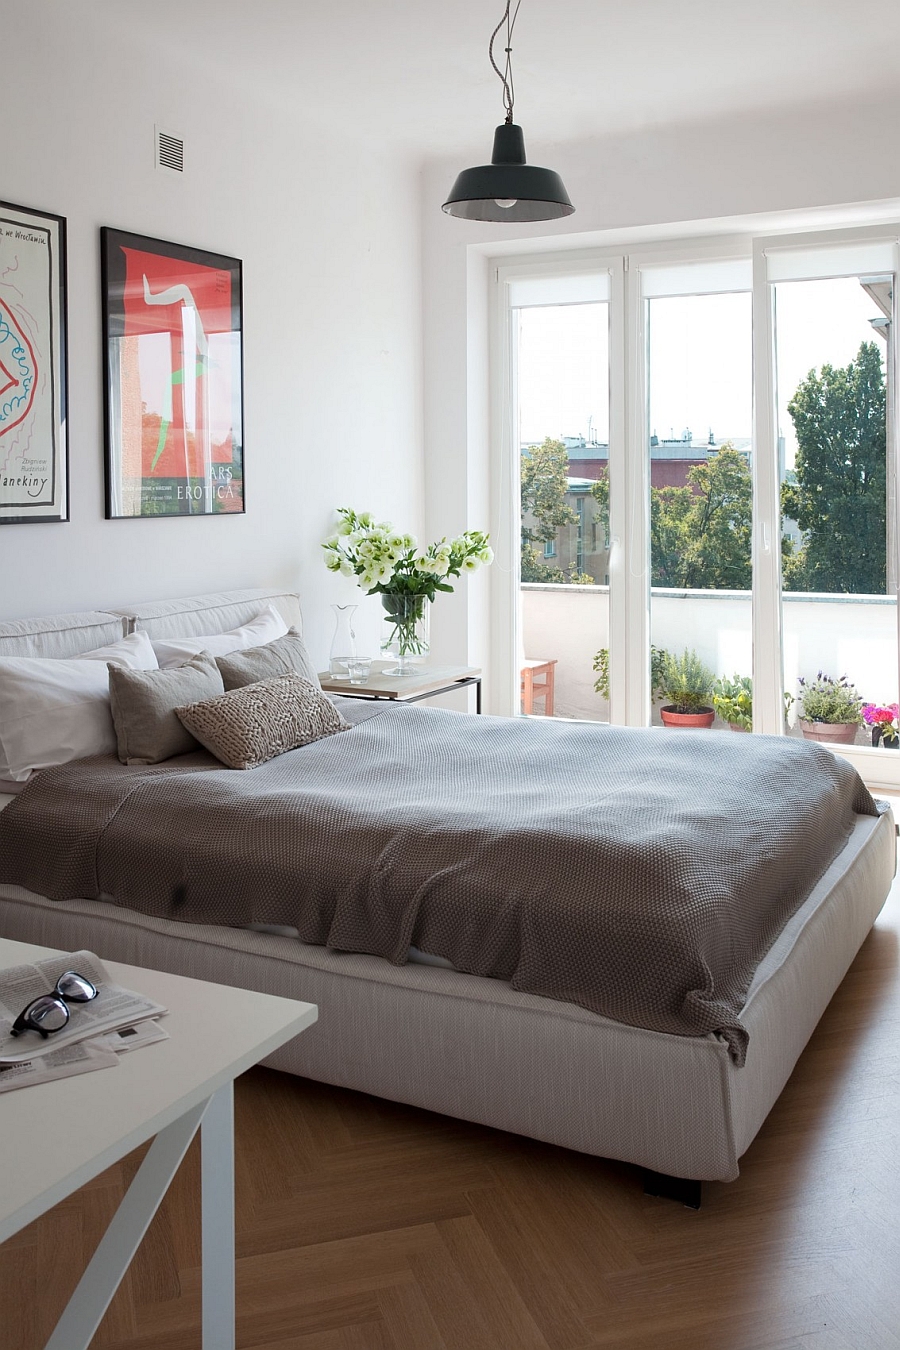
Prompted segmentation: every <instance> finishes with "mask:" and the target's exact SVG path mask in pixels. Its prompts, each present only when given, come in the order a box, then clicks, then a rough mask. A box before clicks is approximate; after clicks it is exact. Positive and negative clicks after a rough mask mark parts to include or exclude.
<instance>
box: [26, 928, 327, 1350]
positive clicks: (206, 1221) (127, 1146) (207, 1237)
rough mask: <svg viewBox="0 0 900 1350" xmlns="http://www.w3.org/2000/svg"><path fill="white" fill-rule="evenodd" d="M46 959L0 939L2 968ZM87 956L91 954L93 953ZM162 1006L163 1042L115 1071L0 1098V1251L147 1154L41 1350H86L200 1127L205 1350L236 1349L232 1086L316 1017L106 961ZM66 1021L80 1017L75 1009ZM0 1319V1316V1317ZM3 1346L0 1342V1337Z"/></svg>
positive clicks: (262, 997)
mask: <svg viewBox="0 0 900 1350" xmlns="http://www.w3.org/2000/svg"><path fill="white" fill-rule="evenodd" d="M51 955H53V949H52V948H47V947H35V946H32V945H31V944H29V943H25V942H10V941H7V940H5V939H2V938H0V967H5V966H12V965H18V964H21V963H22V962H23V961H33V960H38V959H40V958H41V957H44V956H51ZM98 955H99V956H100V957H101V959H102V957H103V953H102V952H99V953H98ZM105 964H106V965H107V969H108V970H109V972H110V976H111V977H112V979H113V980H115V982H116V983H118V984H120V985H124V986H125V987H126V988H128V989H136V990H139V991H140V992H141V993H145V994H147V995H149V997H150V998H153V999H156V1001H157V1002H159V1003H162V1004H164V1005H165V1006H166V1007H167V1008H168V1009H169V1014H168V1016H167V1017H165V1018H164V1019H163V1025H164V1026H165V1028H166V1030H167V1031H168V1033H169V1037H170V1039H169V1040H167V1041H160V1042H157V1044H155V1045H148V1046H146V1047H144V1048H143V1049H141V1050H136V1051H133V1052H132V1053H130V1054H125V1055H123V1056H122V1058H121V1062H120V1063H119V1065H118V1066H117V1067H116V1068H110V1069H100V1070H98V1071H97V1072H96V1073H86V1074H81V1075H80V1076H79V1077H75V1078H65V1079H60V1080H58V1081H57V1082H55V1083H43V1084H40V1085H38V1086H36V1087H27V1088H21V1089H19V1090H18V1091H16V1092H7V1093H3V1094H2V1095H0V1139H2V1140H3V1148H2V1149H0V1242H3V1241H5V1240H6V1238H8V1237H11V1236H12V1234H13V1233H16V1232H18V1231H19V1229H20V1228H24V1227H25V1225H26V1224H29V1223H31V1221H32V1219H36V1218H37V1217H38V1216H39V1215H40V1214H43V1213H45V1212H46V1211H47V1210H48V1209H51V1208H52V1207H53V1206H54V1205H55V1204H57V1203H58V1202H59V1201H60V1200H63V1199H64V1198H65V1197H66V1196H67V1195H71V1193H72V1192H73V1191H75V1190H77V1189H78V1188H79V1186H83V1185H84V1184H85V1183H86V1182H88V1181H90V1180H91V1179H92V1178H93V1177H95V1176H97V1175H98V1174H99V1173H100V1172H102V1171H104V1170H105V1168H107V1167H110V1166H112V1164H113V1163H115V1162H118V1160H119V1159H120V1158H123V1157H124V1156H125V1154H126V1153H130V1152H131V1150H132V1149H134V1148H137V1146H138V1145H139V1144H142V1143H144V1142H145V1141H146V1140H147V1139H149V1138H151V1136H153V1135H156V1139H155V1140H154V1142H153V1144H152V1145H151V1147H150V1150H149V1152H148V1153H147V1156H146V1157H145V1159H144V1161H143V1163H142V1164H141V1167H140V1169H139V1171H138V1173H137V1175H136V1176H135V1178H134V1181H133V1182H132V1184H131V1186H130V1187H129V1189H128V1192H127V1194H126V1195H125V1197H124V1199H123V1200H122V1203H121V1205H120V1206H119V1208H118V1210H117V1212H116V1214H115V1216H114V1218H113V1220H112V1223H111V1224H110V1226H109V1228H108V1229H107V1231H106V1234H105V1235H104V1237H103V1239H102V1241H101V1243H100V1246H99V1247H98V1248H97V1251H96V1252H95V1254H94V1256H93V1258H92V1260H91V1262H90V1264H89V1266H88V1268H87V1270H86V1271H85V1273H84V1276H83V1277H82V1280H81V1282H80V1283H79V1285H78V1287H77V1289H76V1290H75V1293H74V1294H73V1295H72V1298H71V1300H70V1302H69V1304H68V1306H67V1308H66V1310H65V1312H64V1313H63V1315H62V1318H61V1319H60V1321H59V1323H58V1324H57V1327H56V1330H55V1331H54V1333H53V1335H52V1336H51V1338H50V1340H49V1341H48V1342H47V1350H87V1347H88V1345H89V1344H90V1342H91V1339H92V1337H93V1335H94V1332H95V1331H96V1329H97V1327H98V1326H99V1324H100V1321H101V1319H102V1317H103V1314H104V1313H105V1312H106V1309H107V1308H108V1307H109V1304H110V1302H111V1301H112V1298H113V1295H114V1294H115V1292H116V1289H117V1288H118V1286H119V1283H120V1281H121V1279H122V1276H123V1275H124V1274H125V1271H126V1270H127V1269H128V1266H129V1263H130V1262H131V1258H132V1257H133V1256H134V1253H135V1252H136V1251H137V1248H138V1246H139V1244H140V1241H141V1239H142V1237H143V1236H144V1233H145V1232H146V1231H147V1228H148V1227H149V1225H150V1221H151V1219H152V1218H153V1215H154V1214H155V1213H156V1210H157V1209H158V1207H159V1204H160V1202H161V1200H162V1198H163V1196H164V1195H165V1193H166V1190H167V1189H168V1186H169V1182H170V1181H171V1180H172V1177H173V1176H174V1175H175V1172H176V1171H177V1170H178V1165H179V1163H180V1162H181V1160H182V1158H183V1157H184V1155H185V1153H186V1152H187V1149H188V1145H189V1144H190V1142H191V1140H192V1139H193V1137H194V1134H195V1133H196V1131H197V1127H198V1126H200V1131H201V1142H202V1161H201V1184H202V1222H203V1345H204V1350H233V1347H234V1132H233V1118H232V1085H233V1083H234V1079H235V1078H236V1077H237V1076H238V1075H239V1074H241V1073H243V1072H244V1070H245V1069H249V1068H250V1067H251V1066H252V1065H253V1064H256V1063H257V1062H258V1061H259V1060H261V1059H264V1058H265V1056H266V1055H268V1054H271V1052H272V1051H273V1050H276V1049H277V1048H278V1047H279V1046H281V1045H284V1043H285V1042H286V1041H289V1040H290V1039H291V1038H292V1037H293V1036H296V1035H297V1034H298V1032H301V1031H303V1030H304V1029H305V1028H306V1027H308V1026H311V1024H312V1023H313V1022H315V1020H316V1016H317V1009H316V1007H315V1004H312V1003H299V1002H295V1001H294V1000H293V999H286V998H275V997H273V996H271V995H269V994H256V993H252V992H250V991H249V990H245V989H231V988H226V987H225V986H224V985H220V984H207V983H206V982H204V981H202V980H189V979H185V978H183V977H182V976H180V975H164V974H162V973H161V972H160V971H155V970H152V971H151V970H142V969H141V968H140V967H138V966H124V965H121V964H120V963H119V962H113V961H110V962H108V963H105ZM72 1015H73V1017H77V1016H78V1012H77V1009H75V1011H74V1012H73V1014H72ZM0 1319H2V1309H0ZM0 1339H2V1338H0Z"/></svg>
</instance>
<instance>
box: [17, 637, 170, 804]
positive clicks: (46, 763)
mask: <svg viewBox="0 0 900 1350" xmlns="http://www.w3.org/2000/svg"><path fill="white" fill-rule="evenodd" d="M108 661H111V662H113V664H115V665H119V666H126V667H128V669H130V670H155V669H156V667H157V660H156V656H155V655H154V652H153V647H152V646H151V644H150V639H149V638H148V637H147V634H146V633H132V634H131V635H130V636H129V637H126V638H122V640H121V642H111V643H110V644H109V645H108V646H107V647H97V648H96V650H94V651H92V652H84V653H83V654H82V655H81V656H77V657H71V658H69V657H66V658H59V657H57V658H44V657H38V656H7V657H3V658H0V779H2V778H11V779H12V780H13V781H14V782H17V783H24V782H26V781H27V780H28V779H29V778H30V777H31V775H32V773H34V772H35V770H36V769H49V768H52V767H53V765H54V764H67V763H68V762H69V760H70V759H83V758H84V757H85V755H103V754H109V753H112V752H113V751H114V750H115V748H116V733H115V728H114V727H113V722H112V714H111V712H110V706H109V671H108V670H107V662H108Z"/></svg>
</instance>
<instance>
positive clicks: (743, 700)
mask: <svg viewBox="0 0 900 1350" xmlns="http://www.w3.org/2000/svg"><path fill="white" fill-rule="evenodd" d="M712 700H713V707H714V708H715V710H716V712H717V713H718V714H719V716H720V717H721V719H722V721H723V722H727V723H728V725H729V726H730V727H731V730H732V731H752V730H753V681H752V680H751V678H750V676H749V675H735V676H734V678H733V679H731V680H729V679H728V677H727V676H725V675H723V676H721V677H720V678H719V679H718V680H716V687H715V689H714V690H713V696H712Z"/></svg>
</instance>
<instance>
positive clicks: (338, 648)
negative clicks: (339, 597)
mask: <svg viewBox="0 0 900 1350" xmlns="http://www.w3.org/2000/svg"><path fill="white" fill-rule="evenodd" d="M331 608H332V609H333V610H334V637H333V638H332V639H331V655H330V656H329V658H328V673H329V675H330V676H331V678H332V679H334V680H347V679H349V678H350V677H349V675H348V674H347V662H348V661H355V660H356V634H355V633H354V631H353V616H354V614H355V613H356V611H357V609H358V608H359V606H358V605H332V606H331Z"/></svg>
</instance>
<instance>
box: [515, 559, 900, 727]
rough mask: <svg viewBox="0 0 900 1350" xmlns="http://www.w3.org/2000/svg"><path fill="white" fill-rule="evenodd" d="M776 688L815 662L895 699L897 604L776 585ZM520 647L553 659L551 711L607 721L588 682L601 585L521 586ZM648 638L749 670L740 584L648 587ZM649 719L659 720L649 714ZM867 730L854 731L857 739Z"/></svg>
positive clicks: (863, 689)
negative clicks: (780, 662)
mask: <svg viewBox="0 0 900 1350" xmlns="http://www.w3.org/2000/svg"><path fill="white" fill-rule="evenodd" d="M783 598H784V623H783V627H784V655H785V671H784V677H785V689H786V690H787V691H788V692H789V693H792V694H796V692H797V678H798V676H800V675H803V676H805V677H806V678H809V677H810V676H815V675H816V673H817V672H818V671H820V670H821V671H824V672H825V673H826V674H828V675H832V676H835V677H837V676H841V675H846V676H847V678H848V679H849V680H851V681H852V682H853V683H854V684H855V685H856V686H857V688H858V689H859V691H860V693H861V694H862V696H863V698H865V699H866V700H868V701H871V702H873V703H880V702H894V701H895V700H896V698H897V692H896V691H897V606H896V601H895V600H894V598H893V596H884V595H820V594H806V593H804V592H786V593H785V594H784V597H783ZM522 627H523V638H524V645H525V655H526V656H527V657H530V658H538V659H541V660H554V659H555V660H556V661H557V666H556V701H555V713H556V716H558V717H579V718H588V719H590V720H592V721H604V722H605V721H606V720H607V718H608V716H609V706H608V704H607V702H606V700H605V699H603V698H601V696H600V695H599V694H598V693H595V691H594V681H595V680H596V678H597V676H596V674H595V672H594V670H593V661H594V655H595V653H596V652H597V651H598V650H599V649H600V648H601V647H608V646H609V587H608V586H559V585H531V584H529V585H523V586H522ZM650 632H651V640H652V642H653V643H654V645H655V646H657V647H664V648H665V649H666V650H667V651H670V652H672V653H674V654H676V655H678V654H680V653H681V652H682V651H684V650H685V649H686V648H692V649H693V650H694V651H696V652H697V655H698V656H699V657H700V658H701V660H702V661H703V662H704V663H705V664H706V665H708V666H709V667H710V668H711V669H712V670H713V671H714V672H715V673H716V675H725V676H731V675H735V674H741V675H749V674H750V673H751V670H752V638H751V601H750V592H749V591H675V590H665V589H661V588H660V589H657V588H654V589H653V591H652V592H651V609H650ZM654 720H658V717H655V718H654ZM865 740H866V733H865V731H864V730H863V729H861V730H860V734H859V737H858V741H859V744H864V743H865Z"/></svg>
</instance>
